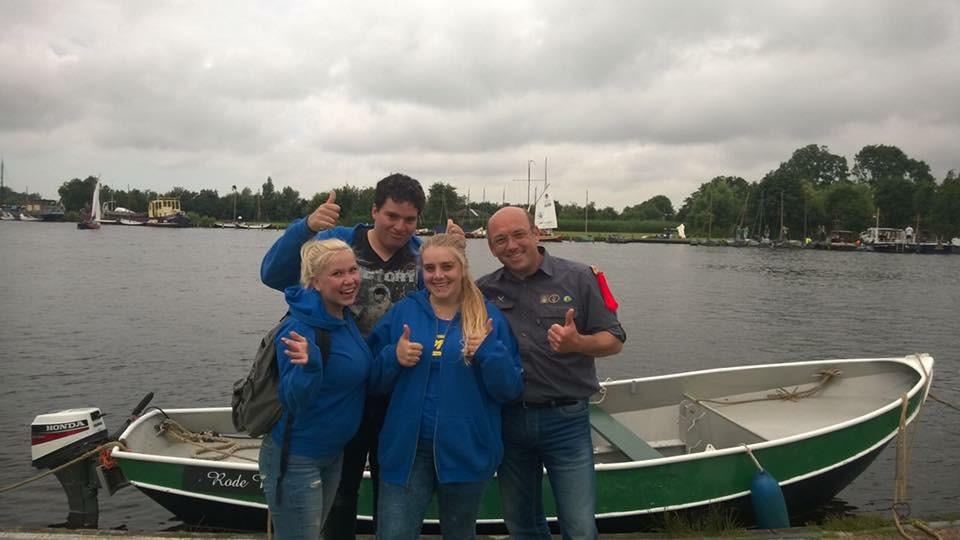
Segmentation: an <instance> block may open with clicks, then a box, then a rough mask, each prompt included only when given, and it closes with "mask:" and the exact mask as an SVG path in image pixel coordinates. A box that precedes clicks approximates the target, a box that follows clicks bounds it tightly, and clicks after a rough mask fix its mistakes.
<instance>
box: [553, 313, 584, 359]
mask: <svg viewBox="0 0 960 540" xmlns="http://www.w3.org/2000/svg"><path fill="white" fill-rule="evenodd" d="M574 314H575V311H574V310H573V308H570V309H568V310H567V317H566V319H565V320H564V321H563V326H560V325H559V324H554V325H551V326H550V329H549V330H547V341H548V342H549V343H550V348H551V349H553V351H554V352H558V353H569V352H578V351H579V350H580V338H581V337H582V336H581V335H580V332H578V331H577V325H576V323H574V322H573V316H574Z"/></svg>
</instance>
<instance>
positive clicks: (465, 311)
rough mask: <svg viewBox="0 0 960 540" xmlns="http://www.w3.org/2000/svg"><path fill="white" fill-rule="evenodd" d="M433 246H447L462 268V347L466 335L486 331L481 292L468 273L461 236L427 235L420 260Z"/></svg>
mask: <svg viewBox="0 0 960 540" xmlns="http://www.w3.org/2000/svg"><path fill="white" fill-rule="evenodd" d="M435 247H444V248H449V249H450V251H451V252H452V253H453V254H454V255H455V256H456V259H457V262H459V263H460V268H461V269H462V270H463V271H462V272H461V276H460V324H461V327H462V330H463V337H464V348H466V338H467V337H470V336H482V335H483V334H484V332H486V324H487V306H486V304H484V301H483V293H481V292H480V289H479V288H478V287H477V284H476V283H474V282H473V277H471V275H470V265H469V264H467V253H466V249H467V245H466V240H465V239H464V238H463V237H462V236H460V235H454V234H438V235H435V236H430V237H427V240H426V241H424V242H423V246H421V247H420V258H421V260H423V252H424V251H426V250H427V249H429V248H435Z"/></svg>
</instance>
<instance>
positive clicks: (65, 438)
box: [30, 392, 153, 529]
mask: <svg viewBox="0 0 960 540" xmlns="http://www.w3.org/2000/svg"><path fill="white" fill-rule="evenodd" d="M151 399H153V393H152V392H151V393H149V394H147V395H146V396H144V398H143V399H142V400H141V401H140V403H139V404H138V405H137V406H136V407H135V408H134V410H133V413H132V414H131V415H130V417H129V418H128V419H127V420H126V422H124V424H123V426H122V427H121V428H120V429H118V430H117V431H115V432H114V433H113V434H110V433H109V432H108V431H107V426H106V423H105V422H104V420H103V416H104V415H103V413H101V412H100V409H98V408H96V407H86V408H81V409H66V410H62V411H57V412H52V413H47V414H41V415H38V416H37V417H35V418H34V419H33V422H32V423H31V425H30V454H31V458H32V465H33V466H34V467H36V468H37V469H47V470H48V471H47V473H45V474H49V473H53V474H54V475H55V476H56V477H57V480H58V481H59V482H60V486H61V487H62V488H63V491H64V492H65V493H66V495H67V504H68V506H69V512H68V513H67V519H66V522H65V523H64V525H65V526H66V527H67V528H71V529H95V528H97V525H98V522H99V514H100V505H99V502H98V500H97V494H98V492H99V490H101V489H104V490H106V491H107V493H109V494H110V495H113V493H114V492H116V491H117V490H118V489H120V488H122V487H124V486H126V485H128V482H127V481H126V478H124V476H123V473H122V472H121V470H120V469H119V468H118V467H116V464H115V462H113V460H112V458H110V456H109V454H108V452H109V451H110V450H111V449H112V448H113V447H115V446H118V445H120V443H119V442H117V441H118V439H119V437H120V434H121V433H123V431H124V430H125V429H126V428H127V427H128V426H129V425H130V423H131V422H133V421H134V420H135V419H136V418H137V417H138V416H139V415H140V413H141V412H143V409H144V408H145V407H146V406H147V403H149V402H150V400H151ZM45 474H44V475H45ZM42 476H43V475H41V476H38V477H35V478H34V479H39V478H40V477H42Z"/></svg>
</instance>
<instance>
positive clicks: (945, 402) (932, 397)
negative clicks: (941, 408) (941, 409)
mask: <svg viewBox="0 0 960 540" xmlns="http://www.w3.org/2000/svg"><path fill="white" fill-rule="evenodd" d="M927 397H928V398H930V399H932V400H934V401H936V402H937V403H940V404H942V405H946V406H947V407H950V408H951V409H953V410H955V411H960V407H957V406H956V405H954V404H953V403H950V402H949V401H947V400H945V399H941V398H938V397H937V396H935V395H933V393H932V392H927Z"/></svg>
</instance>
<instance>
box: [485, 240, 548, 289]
mask: <svg viewBox="0 0 960 540" xmlns="http://www.w3.org/2000/svg"><path fill="white" fill-rule="evenodd" d="M537 251H538V252H539V253H540V255H541V256H542V257H543V259H541V260H540V266H539V267H538V268H537V271H536V272H534V273H533V274H530V275H529V276H527V277H525V278H523V279H520V278H518V277H516V276H514V275H513V274H511V273H510V271H509V270H507V268H506V267H501V268H500V269H499V270H497V272H498V273H499V275H497V279H500V280H503V279H510V280H513V281H524V280H527V279H530V278H532V277H533V276H535V275H537V272H542V273H543V274H544V275H546V276H547V277H553V276H554V275H556V273H557V272H556V263H555V262H554V260H553V257H551V256H550V254H549V253H547V250H546V248H544V247H543V246H537Z"/></svg>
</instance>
